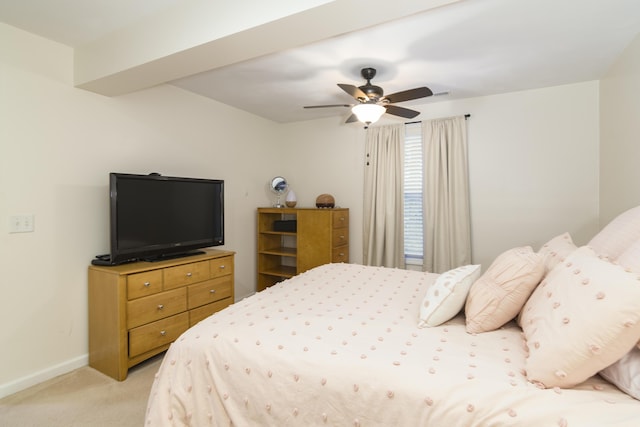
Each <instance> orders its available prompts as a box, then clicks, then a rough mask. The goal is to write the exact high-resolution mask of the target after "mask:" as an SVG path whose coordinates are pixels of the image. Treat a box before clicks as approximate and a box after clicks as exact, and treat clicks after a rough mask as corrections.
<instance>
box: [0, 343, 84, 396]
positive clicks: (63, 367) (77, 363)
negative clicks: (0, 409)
mask: <svg viewBox="0 0 640 427" xmlns="http://www.w3.org/2000/svg"><path fill="white" fill-rule="evenodd" d="M88 364H89V355H88V354H84V355H82V356H78V357H76V358H75V359H70V360H67V361H65V362H62V363H60V364H58V365H54V366H51V367H49V368H47V369H43V370H41V371H38V372H34V373H33V374H30V375H27V376H24V377H22V378H18V379H17V380H15V381H11V382H8V383H4V384H0V398H3V397H5V396H9V395H10V394H13V393H17V392H19V391H22V390H25V389H27V388H29V387H32V386H34V385H36V384H40V383H41V382H44V381H47V380H50V379H51V378H55V377H57V376H59V375H62V374H66V373H67V372H71V371H73V370H74V369H78V368H82V367H83V366H87V365H88Z"/></svg>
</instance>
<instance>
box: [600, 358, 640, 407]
mask: <svg viewBox="0 0 640 427" xmlns="http://www.w3.org/2000/svg"><path fill="white" fill-rule="evenodd" d="M600 375H602V377H603V378H604V379H606V380H607V381H609V382H611V383H612V384H614V385H616V387H618V388H619V389H620V390H622V391H624V392H625V393H627V394H628V395H629V396H631V397H634V398H636V399H638V400H640V349H639V348H638V347H634V348H632V349H631V351H630V352H629V353H627V354H626V355H625V356H623V357H622V359H620V360H618V361H617V362H616V363H614V364H613V365H611V366H609V367H606V368H604V369H603V370H602V371H600Z"/></svg>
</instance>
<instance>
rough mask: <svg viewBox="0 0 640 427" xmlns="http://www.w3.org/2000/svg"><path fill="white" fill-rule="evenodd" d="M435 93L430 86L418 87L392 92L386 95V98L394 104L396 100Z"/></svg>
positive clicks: (416, 97) (406, 99) (409, 99)
mask: <svg viewBox="0 0 640 427" xmlns="http://www.w3.org/2000/svg"><path fill="white" fill-rule="evenodd" d="M431 95H433V92H431V89H429V88H428V87H417V88H415V89H409V90H404V91H402V92H396V93H392V94H391V95H387V96H385V99H386V100H387V101H389V102H390V103H392V104H394V103H396V102H403V101H411V100H412V99H418V98H426V97H427V96H431Z"/></svg>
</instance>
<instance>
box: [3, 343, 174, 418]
mask: <svg viewBox="0 0 640 427" xmlns="http://www.w3.org/2000/svg"><path fill="white" fill-rule="evenodd" d="M163 356H164V353H161V354H159V355H158V356H155V357H153V358H151V359H149V360H147V361H145V362H143V363H141V364H140V365H137V366H135V367H133V368H132V369H130V370H129V374H128V376H127V379H126V380H125V381H121V382H120V381H116V380H114V379H112V378H110V377H108V376H106V375H104V374H102V373H100V372H98V371H96V370H95V369H93V368H90V367H88V366H85V367H83V368H80V369H77V370H75V371H72V372H69V373H67V374H64V375H61V376H59V377H56V378H53V379H51V380H49V381H45V382H44V383H41V384H38V385H35V386H33V387H31V388H28V389H26V390H22V391H20V392H18V393H15V394H12V395H11V396H7V397H5V398H3V399H0V426H2V427H31V426H38V427H39V426H46V427H85V426H87V427H89V426H91V427H93V426H118V427H129V426H131V427H142V426H143V425H144V413H145V409H146V406H147V398H148V396H149V390H150V389H151V384H152V383H153V378H154V376H155V373H156V372H157V371H158V368H159V367H160V362H161V361H162V357H163Z"/></svg>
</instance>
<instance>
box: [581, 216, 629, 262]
mask: <svg viewBox="0 0 640 427" xmlns="http://www.w3.org/2000/svg"><path fill="white" fill-rule="evenodd" d="M638 240H640V206H638V207H635V208H633V209H629V210H628V211H626V212H623V213H621V214H620V215H618V216H617V217H615V218H614V219H613V220H612V221H611V222H610V223H609V224H607V225H606V226H605V227H604V228H603V229H602V230H601V231H600V232H599V233H598V234H596V235H595V236H593V238H592V239H591V240H590V241H589V243H588V245H589V246H591V247H592V248H593V250H594V251H595V252H596V253H597V254H599V255H602V256H604V257H607V258H609V259H611V260H614V259H616V258H618V257H619V256H620V255H621V254H622V253H623V252H624V251H625V250H626V249H627V248H628V247H629V246H631V245H632V244H633V243H634V242H636V241H638Z"/></svg>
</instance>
